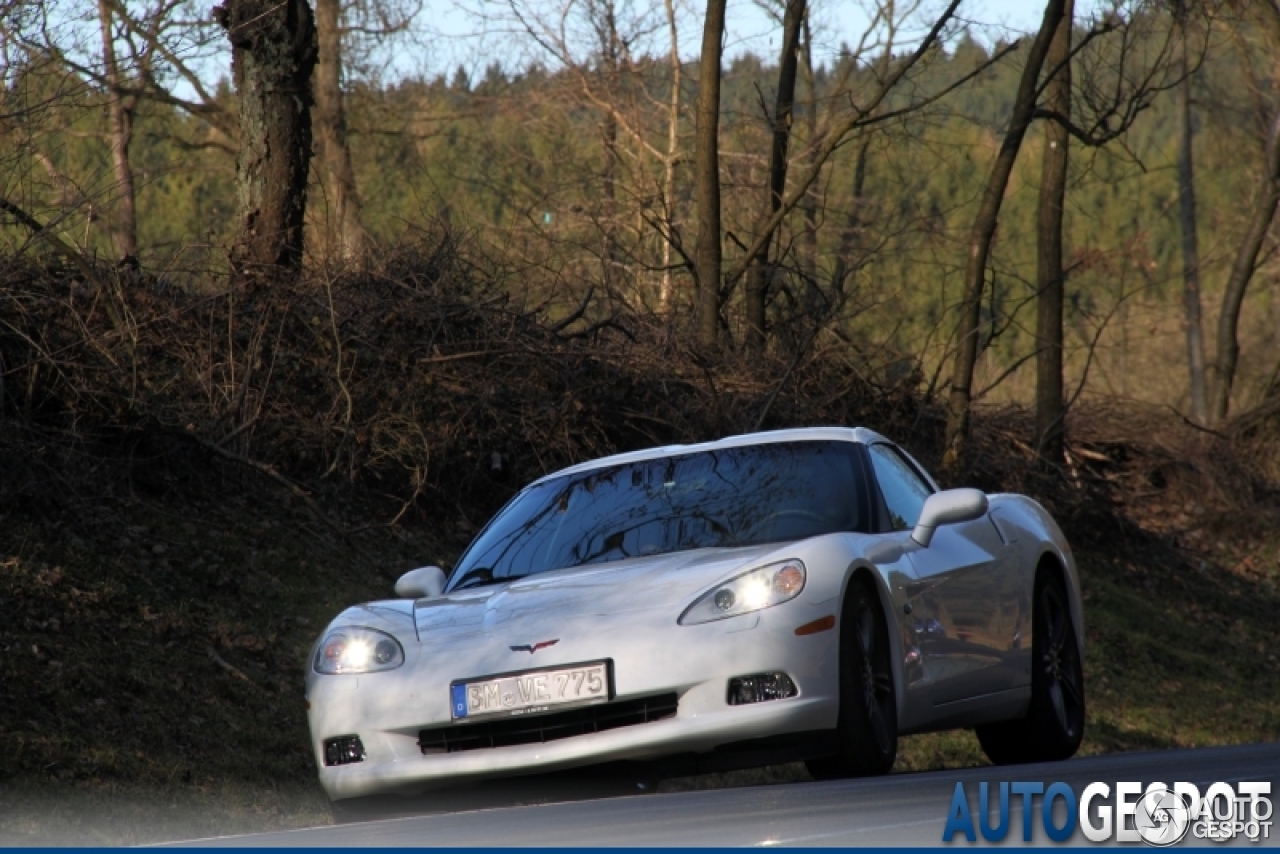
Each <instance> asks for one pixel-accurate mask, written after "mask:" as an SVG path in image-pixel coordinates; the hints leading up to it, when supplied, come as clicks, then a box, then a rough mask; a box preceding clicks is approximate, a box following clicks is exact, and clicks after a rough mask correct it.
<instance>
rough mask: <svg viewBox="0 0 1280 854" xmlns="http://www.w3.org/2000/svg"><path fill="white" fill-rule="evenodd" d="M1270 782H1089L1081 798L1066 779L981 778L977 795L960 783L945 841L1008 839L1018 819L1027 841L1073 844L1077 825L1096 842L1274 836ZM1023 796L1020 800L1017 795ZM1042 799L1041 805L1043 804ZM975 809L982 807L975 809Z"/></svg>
mask: <svg viewBox="0 0 1280 854" xmlns="http://www.w3.org/2000/svg"><path fill="white" fill-rule="evenodd" d="M1270 794H1271V784H1270V783H1269V782H1240V783H1236V784H1235V786H1232V785H1231V784H1230V783H1214V784H1213V785H1212V786H1209V788H1207V789H1206V790H1205V792H1204V796H1203V797H1201V795H1200V789H1199V788H1198V787H1197V786H1195V785H1194V784H1192V783H1174V784H1173V785H1172V786H1166V785H1165V784H1164V783H1151V784H1149V785H1148V786H1147V787H1146V788H1145V789H1144V788H1143V786H1142V784H1141V783H1116V784H1115V785H1114V786H1112V785H1110V784H1108V783H1090V784H1089V785H1087V786H1085V787H1084V791H1083V792H1081V793H1080V795H1079V797H1077V796H1076V792H1075V790H1074V789H1072V788H1071V786H1069V785H1068V784H1066V783H1061V782H1058V783H1048V784H1046V783H1044V782H1035V781H1020V782H1005V783H998V784H991V783H979V784H978V786H977V798H976V799H975V798H973V797H972V795H973V792H972V791H970V790H967V789H966V788H965V786H964V784H963V783H956V788H955V791H954V793H953V794H952V796H951V807H950V809H949V810H948V811H947V824H946V827H945V828H944V829H943V831H942V841H943V842H951V841H952V840H954V839H956V837H958V836H959V837H963V838H964V839H965V840H967V841H969V842H977V841H978V837H979V836H981V837H982V839H983V840H985V841H987V842H1003V841H1004V840H1005V838H1006V837H1007V836H1009V833H1010V830H1011V826H1012V825H1013V824H1014V822H1015V820H1019V821H1020V824H1021V836H1022V841H1024V842H1035V841H1041V840H1038V839H1037V838H1036V837H1037V836H1039V834H1038V833H1036V825H1037V824H1038V825H1039V826H1040V831H1041V832H1042V833H1043V837H1042V839H1048V840H1049V841H1051V842H1067V841H1069V840H1071V838H1072V837H1074V836H1075V834H1076V831H1077V830H1078V831H1079V832H1080V833H1081V834H1082V835H1083V836H1084V838H1085V839H1087V840H1088V841H1090V842H1111V841H1115V842H1139V841H1141V842H1145V843H1147V844H1148V845H1154V846H1157V847H1165V846H1169V845H1176V844H1177V843H1179V842H1181V841H1182V840H1184V839H1189V841H1191V842H1192V843H1193V844H1198V845H1202V844H1204V843H1205V842H1229V841H1231V840H1233V839H1236V838H1237V837H1241V836H1243V837H1244V838H1246V839H1248V840H1249V841H1250V842H1261V841H1262V840H1264V839H1270V838H1271V800H1270V798H1268V797H1267V796H1268V795H1270ZM1019 798H1021V802H1020V803H1019V802H1018V799H1019ZM1037 802H1038V803H1037ZM975 807H976V809H975Z"/></svg>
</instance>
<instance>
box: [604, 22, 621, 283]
mask: <svg viewBox="0 0 1280 854" xmlns="http://www.w3.org/2000/svg"><path fill="white" fill-rule="evenodd" d="M616 14H617V13H616V10H615V8H614V4H613V2H612V0H605V22H604V24H605V32H604V33H603V34H602V39H601V40H602V41H603V42H604V43H603V44H602V45H601V53H602V54H603V59H604V63H603V65H604V72H605V74H606V75H608V79H607V80H606V81H605V89H606V91H609V92H612V91H613V90H614V87H615V85H616V83H617V80H618V52H619V45H618V21H617V17H616ZM609 102H610V104H614V103H616V100H615V99H614V98H613V97H610V98H609ZM603 132H604V210H603V211H602V212H601V213H602V219H603V220H604V282H605V287H606V288H607V289H608V290H609V292H610V293H611V294H612V293H613V283H614V278H615V276H614V273H615V272H616V270H615V267H616V265H617V263H618V234H617V229H618V224H617V218H618V198H617V194H618V189H617V182H618V116H617V114H616V113H615V112H614V111H613V109H609V110H607V111H606V112H605V117H604V127H603Z"/></svg>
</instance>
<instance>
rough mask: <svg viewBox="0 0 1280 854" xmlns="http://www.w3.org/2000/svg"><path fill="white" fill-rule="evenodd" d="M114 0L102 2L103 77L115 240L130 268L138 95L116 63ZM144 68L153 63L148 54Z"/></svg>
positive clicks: (134, 253) (134, 254) (134, 255)
mask: <svg viewBox="0 0 1280 854" xmlns="http://www.w3.org/2000/svg"><path fill="white" fill-rule="evenodd" d="M113 19H114V15H113V12H112V8H111V3H110V0H98V22H99V25H100V28H101V32H102V76H103V79H104V82H105V83H106V87H107V91H106V94H107V117H108V132H107V140H108V142H109V144H110V147H111V166H112V169H113V170H114V171H115V177H116V188H115V190H116V191H115V197H116V198H115V210H114V212H113V214H112V217H111V225H110V231H111V239H112V243H114V244H115V250H116V258H117V259H118V260H119V261H120V263H121V264H123V265H126V266H136V265H137V263H138V216H137V211H136V209H135V203H134V202H135V198H136V193H135V191H134V182H133V165H132V164H131V163H130V162H129V145H130V143H131V142H132V140H133V122H134V113H135V112H136V111H137V108H138V95H137V93H136V92H128V91H127V87H126V86H125V80H124V74H123V72H122V71H121V69H120V64H119V63H118V62H117V60H116V33H115V27H114V26H113V23H114V20H113ZM140 59H141V62H140V65H141V66H144V67H145V65H146V64H147V63H148V62H149V60H150V51H149V50H148V51H144V53H143V54H142V56H141V57H140Z"/></svg>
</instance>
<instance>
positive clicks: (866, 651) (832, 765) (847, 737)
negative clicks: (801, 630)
mask: <svg viewBox="0 0 1280 854" xmlns="http://www.w3.org/2000/svg"><path fill="white" fill-rule="evenodd" d="M892 660H893V658H892V655H891V654H890V650H889V631H888V628H887V627H886V625H885V617H884V609H883V608H881V607H880V599H879V597H878V596H876V593H875V590H874V589H873V588H872V587H871V586H870V585H869V584H867V583H866V582H865V581H854V582H852V583H851V584H850V585H849V590H848V591H847V592H846V593H845V598H844V606H843V607H842V608H841V609H840V664H839V667H840V713H839V719H838V722H837V724H836V731H835V735H834V744H833V747H835V752H834V754H833V755H831V756H825V757H822V758H820V759H811V760H809V761H808V762H806V763H805V765H806V766H807V767H808V769H809V773H810V774H812V775H813V776H814V777H815V778H816V779H819V780H835V779H842V778H845V777H870V776H874V775H878V774H887V773H888V772H889V769H891V768H892V767H893V762H894V759H896V758H897V755H898V702H897V695H896V694H895V693H894V689H893V667H892Z"/></svg>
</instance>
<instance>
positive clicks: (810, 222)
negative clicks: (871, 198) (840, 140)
mask: <svg viewBox="0 0 1280 854" xmlns="http://www.w3.org/2000/svg"><path fill="white" fill-rule="evenodd" d="M809 26H810V25H809V12H808V9H806V10H805V16H804V48H803V51H804V53H803V54H802V57H803V59H804V62H803V64H802V68H803V71H804V81H805V89H806V90H807V94H808V96H809V97H808V98H807V99H806V102H807V109H806V110H805V114H804V129H805V145H806V146H807V148H808V154H809V158H810V159H812V157H813V154H814V152H815V151H816V145H817V137H818V83H817V80H815V79H814V74H813V33H812V32H811V31H810V29H809ZM801 207H802V208H803V216H804V229H803V230H802V231H801V232H800V241H799V243H800V272H801V274H802V275H803V276H804V301H803V305H804V310H805V313H806V314H809V315H813V314H815V313H816V312H817V311H818V306H819V304H820V303H821V302H822V294H821V293H820V292H819V291H818V190H817V187H813V186H810V188H809V192H808V193H806V195H805V200H804V203H803V204H802V205H801Z"/></svg>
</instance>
